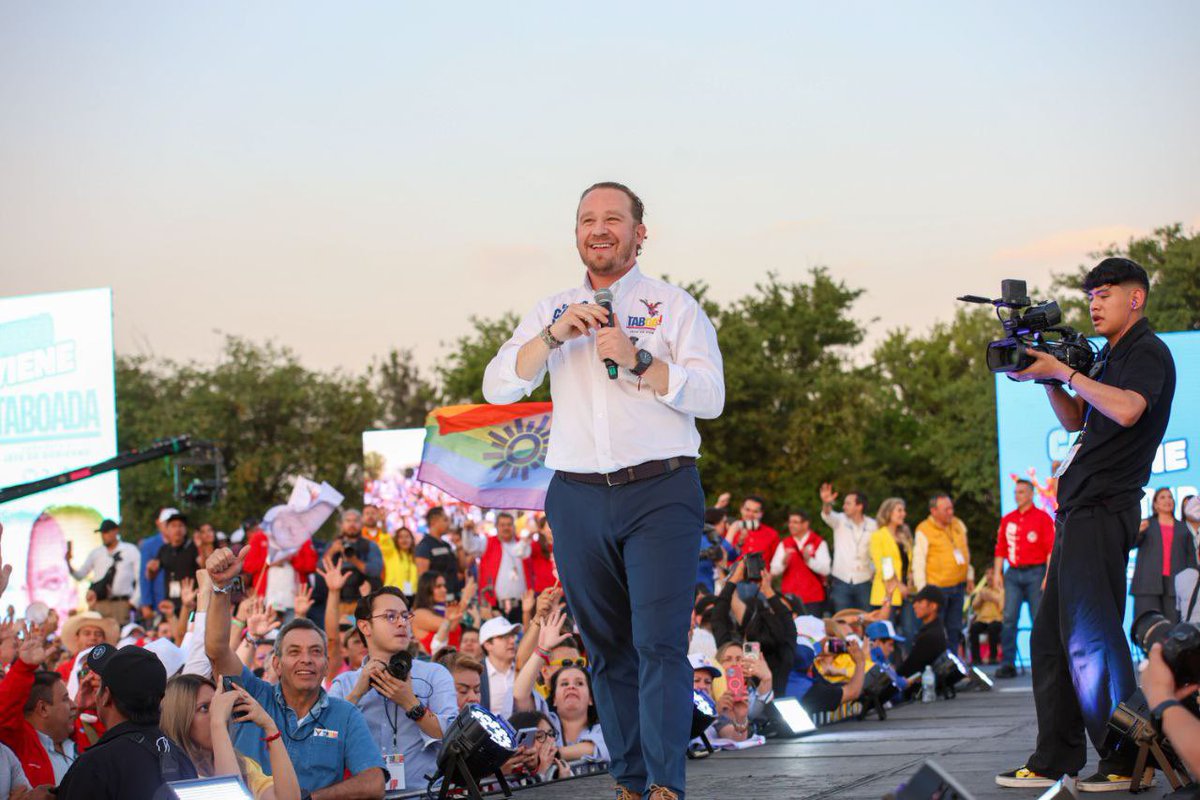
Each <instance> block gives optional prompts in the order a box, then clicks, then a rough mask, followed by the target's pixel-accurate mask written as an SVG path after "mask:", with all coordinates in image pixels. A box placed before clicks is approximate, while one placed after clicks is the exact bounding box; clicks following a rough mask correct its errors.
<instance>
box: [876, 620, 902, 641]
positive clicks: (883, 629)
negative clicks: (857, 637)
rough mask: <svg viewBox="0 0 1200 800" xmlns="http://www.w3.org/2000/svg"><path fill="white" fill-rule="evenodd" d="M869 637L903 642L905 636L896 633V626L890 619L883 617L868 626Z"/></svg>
mask: <svg viewBox="0 0 1200 800" xmlns="http://www.w3.org/2000/svg"><path fill="white" fill-rule="evenodd" d="M867 638H868V639H892V640H893V641H897V642H903V641H905V639H904V637H903V636H901V635H900V634H898V633H896V626H895V625H893V624H892V621H891V620H890V619H881V620H878V621H877V622H872V623H871V624H870V625H868V626H867Z"/></svg>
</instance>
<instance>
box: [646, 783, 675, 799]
mask: <svg viewBox="0 0 1200 800" xmlns="http://www.w3.org/2000/svg"><path fill="white" fill-rule="evenodd" d="M647 798H649V800H679V795H677V794H675V793H674V792H672V791H671V790H670V789H668V788H667V787H665V786H656V785H654V784H651V785H650V794H648V795H647Z"/></svg>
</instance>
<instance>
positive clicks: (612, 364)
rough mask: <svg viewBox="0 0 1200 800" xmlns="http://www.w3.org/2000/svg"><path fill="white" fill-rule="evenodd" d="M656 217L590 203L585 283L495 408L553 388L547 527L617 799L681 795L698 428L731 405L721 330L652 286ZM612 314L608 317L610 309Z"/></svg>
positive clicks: (521, 355) (530, 322) (541, 325)
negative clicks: (643, 260) (649, 263)
mask: <svg viewBox="0 0 1200 800" xmlns="http://www.w3.org/2000/svg"><path fill="white" fill-rule="evenodd" d="M644 211H645V208H644V206H643V204H642V201H641V199H639V198H638V196H637V195H636V194H634V193H633V191H632V190H630V189H629V188H628V187H626V186H623V185H621V184H619V183H612V182H605V183H598V184H595V185H593V186H591V187H589V188H588V189H587V190H586V191H585V192H584V193H583V195H582V197H580V200H579V205H578V207H577V209H576V216H575V245H576V248H577V250H578V252H579V256H580V259H581V260H582V261H583V264H584V266H585V267H586V270H587V271H586V274H585V276H584V280H583V281H582V283H581V284H579V285H577V286H575V287H574V288H571V289H567V290H565V291H562V292H558V293H557V294H554V295H551V296H550V297H547V298H546V299H544V300H542V301H541V302H540V303H538V304H537V306H536V307H535V308H534V310H533V311H532V312H530V313H529V314H527V315H526V316H525V318H524V319H522V320H521V323H520V325H519V326H518V327H517V330H516V331H515V332H514V333H513V336H512V338H511V339H509V340H508V341H507V342H505V343H504V345H502V346H501V348H500V351H499V352H498V353H497V355H496V357H495V358H494V359H492V362H491V363H490V364H489V365H488V367H487V370H486V372H485V374H484V379H483V394H484V396H485V397H486V398H487V400H488V401H489V402H492V403H512V402H516V401H518V400H520V399H521V398H522V397H525V396H528V395H529V394H530V393H531V392H532V391H533V390H534V389H535V388H537V386H538V385H540V384H541V383H542V381H543V380H545V377H546V374H547V373H549V374H550V376H551V385H550V389H551V395H552V397H553V400H554V425H553V426H552V427H551V429H550V443H549V448H548V451H547V453H546V460H545V463H546V465H547V466H549V467H550V468H552V469H554V470H555V471H556V474H555V475H554V478H553V479H552V480H551V482H550V487H549V489H548V490H547V495H546V517H547V518H548V519H549V520H550V524H551V527H552V528H553V529H554V531H555V533H556V534H557V537H556V544H557V549H556V552H555V556H556V558H555V560H556V562H557V565H558V570H559V575H560V576H561V577H562V583H563V586H564V587H566V593H567V595H566V596H567V604H568V605H569V607H570V610H571V615H572V616H573V617H574V618H575V620H576V621H577V623H578V625H579V628H580V631H581V632H582V635H583V640H584V643H585V644H586V645H587V650H588V655H589V657H590V658H591V659H592V665H593V669H594V673H593V674H594V678H595V691H596V706H597V708H598V709H599V712H600V720H601V724H602V725H603V729H604V738H605V741H606V742H607V744H608V746H609V751H610V754H611V767H610V771H611V773H612V775H613V777H614V778H615V779H616V782H617V787H618V788H617V793H618V794H617V796H618V797H620V798H640V797H642V794H643V792H645V793H647V794H648V795H649V797H651V798H654V800H677V798H682V797H683V796H684V772H685V764H686V758H685V753H686V751H687V742H688V738H689V736H690V733H691V720H692V668H691V665H690V664H689V663H688V660H687V649H688V627H689V622H690V618H691V609H692V598H693V592H694V589H695V583H696V552H697V546H696V545H697V542H698V541H699V539H700V535H701V532H702V530H703V526H704V493H703V491H702V490H701V488H700V476H699V473H698V472H697V471H696V466H695V462H696V457H697V456H698V455H699V449H700V435H699V432H698V431H697V430H696V422H695V421H696V419H697V418H700V419H712V418H714V417H717V416H718V415H719V414H720V413H721V409H722V408H723V407H724V404H725V380H724V375H723V372H722V364H721V353H720V350H719V349H718V347H717V336H716V331H715V329H714V328H713V325H712V323H711V322H710V321H709V319H708V317H707V315H705V313H704V311H703V309H702V308H701V307H700V305H699V304H698V303H697V302H696V300H695V299H694V298H693V297H692V296H691V295H690V294H688V293H687V292H686V291H684V290H682V289H680V288H678V287H675V286H671V285H669V284H667V283H665V282H663V281H660V280H655V279H653V278H649V277H647V276H645V275H643V274H642V272H641V270H639V269H638V266H637V255H638V253H639V252H640V250H641V246H642V243H643V242H644V241H645V238H646V226H645V225H644V224H643V222H642V218H643V215H644ZM610 309H611V311H610Z"/></svg>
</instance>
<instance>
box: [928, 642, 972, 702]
mask: <svg viewBox="0 0 1200 800" xmlns="http://www.w3.org/2000/svg"><path fill="white" fill-rule="evenodd" d="M933 675H934V677H935V678H937V693H938V694H939V695H941V696H942V697H945V698H947V699H950V698H952V697H956V696H957V695H958V692H957V691H956V690H955V688H954V686H955V684H957V683H958V682H959V681H961V680H962V679H963V678H965V677H967V665H966V664H964V663H963V662H962V660H961V659H960V658H959V657H958V656H956V655H954V653H952V652H950V651H949V650H947V651H946V652H944V653H942V654H941V655H940V656H938V657H937V660H935V661H934V662H933Z"/></svg>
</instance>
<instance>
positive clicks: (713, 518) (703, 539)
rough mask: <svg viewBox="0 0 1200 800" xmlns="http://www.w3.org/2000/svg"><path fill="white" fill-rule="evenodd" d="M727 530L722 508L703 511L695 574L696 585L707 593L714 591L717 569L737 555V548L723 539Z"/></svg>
mask: <svg viewBox="0 0 1200 800" xmlns="http://www.w3.org/2000/svg"><path fill="white" fill-rule="evenodd" d="M728 532H729V521H728V519H727V518H726V516H725V509H723V508H709V509H706V510H705V512H704V530H703V532H701V534H700V567H699V571H698V572H697V574H696V585H698V586H703V587H704V588H706V589H707V590H708V591H709V593H710V594H711V593H712V592H714V591H716V572H717V569H718V568H719V567H720V566H721V565H723V564H726V563H728V562H729V561H732V560H733V559H735V558H737V557H738V550H737V548H736V547H734V546H733V545H732V544H731V543H730V542H727V541H726V540H725V536H726V534H727V533H728Z"/></svg>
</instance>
